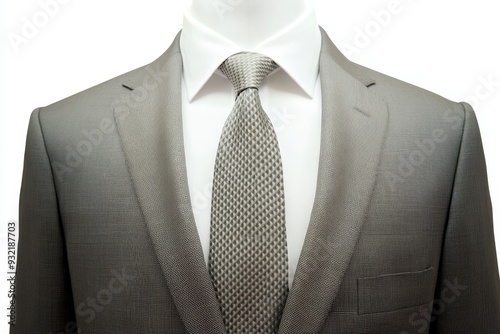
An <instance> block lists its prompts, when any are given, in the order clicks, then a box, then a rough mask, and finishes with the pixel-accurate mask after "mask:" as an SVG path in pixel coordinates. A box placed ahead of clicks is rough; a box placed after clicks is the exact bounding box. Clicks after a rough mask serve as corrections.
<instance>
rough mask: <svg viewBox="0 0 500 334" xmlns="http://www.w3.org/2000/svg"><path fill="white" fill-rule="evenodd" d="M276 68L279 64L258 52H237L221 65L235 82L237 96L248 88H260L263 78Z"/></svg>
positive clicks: (221, 68) (227, 75) (230, 79)
mask: <svg viewBox="0 0 500 334" xmlns="http://www.w3.org/2000/svg"><path fill="white" fill-rule="evenodd" d="M276 68H278V64H276V63H275V62H274V61H273V60H272V59H271V58H269V57H266V56H264V55H261V54H258V53H237V54H235V55H232V56H230V57H229V58H227V59H226V60H225V61H224V62H223V63H222V65H221V66H220V67H219V69H220V70H221V71H222V73H224V75H225V76H226V77H227V78H228V79H229V81H231V83H232V84H233V86H234V88H235V90H236V96H238V95H239V94H240V93H241V92H242V91H244V90H245V89H247V88H256V89H258V88H259V87H260V84H261V82H262V80H264V78H265V77H267V76H268V75H269V73H271V72H272V71H274V70H275V69H276Z"/></svg>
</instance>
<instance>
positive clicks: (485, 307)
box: [430, 103, 500, 334]
mask: <svg viewBox="0 0 500 334" xmlns="http://www.w3.org/2000/svg"><path fill="white" fill-rule="evenodd" d="M462 105H463V107H464V111H465V120H464V126H463V134H462V143H461V146H460V154H459V157H458V161H457V167H456V172H455V180H454V186H453V193H452V197H451V203H450V207H449V213H448V223H447V227H446V231H445V235H444V240H443V248H442V254H441V263H440V266H439V275H438V282H437V283H438V284H437V286H436V293H435V299H434V303H433V312H432V314H433V318H432V320H433V321H432V322H431V327H430V329H431V330H430V332H431V333H439V334H441V333H442V334H444V333H477V334H485V333H488V334H489V333H500V282H499V275H498V262H497V256H496V250H495V239H494V235H493V215H492V208H491V201H490V195H489V190H488V180H487V174H486V163H485V159H484V153H483V146H482V142H481V135H480V132H479V127H478V123H477V119H476V116H475V114H474V111H473V110H472V107H471V106H470V105H468V104H466V103H463V104H462Z"/></svg>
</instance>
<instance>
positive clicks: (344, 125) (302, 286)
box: [279, 29, 388, 334]
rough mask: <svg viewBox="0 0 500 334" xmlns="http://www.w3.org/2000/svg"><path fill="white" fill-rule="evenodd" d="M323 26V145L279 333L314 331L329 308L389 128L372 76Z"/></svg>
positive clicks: (363, 213)
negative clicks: (338, 46)
mask: <svg viewBox="0 0 500 334" xmlns="http://www.w3.org/2000/svg"><path fill="white" fill-rule="evenodd" d="M321 31H322V40H323V42H322V51H321V56H320V78H321V85H322V99H323V111H322V125H321V150H320V161H319V171H318V182H317V189H316V195H315V200H314V205H313V210H312V214H311V220H310V223H309V228H308V231H307V235H306V238H305V242H304V245H303V248H302V252H301V255H300V258H299V263H298V266H297V271H296V273H295V277H294V282H293V286H292V287H291V290H290V293H289V295H288V300H287V303H286V306H285V309H284V311H283V316H282V320H281V325H280V329H279V333H282V334H286V333H306V332H307V333H317V332H319V331H320V330H321V327H322V325H323V323H324V321H325V319H326V317H327V315H328V312H329V311H330V309H331V306H332V303H333V302H334V299H335V297H336V295H337V293H338V289H339V286H340V284H341V282H342V280H343V276H344V273H345V271H346V269H347V266H348V265H349V262H350V259H351V256H352V254H353V252H354V248H355V246H356V244H357V240H358V236H359V233H360V231H361V228H362V226H363V222H364V220H365V218H366V212H367V210H368V208H369V204H370V198H371V196H372V193H373V189H374V186H375V181H376V179H377V170H378V165H379V161H380V157H381V152H382V150H383V146H384V139H385V136H386V132H387V127H388V109H387V104H386V102H385V101H384V100H382V99H381V98H380V97H379V96H377V95H375V94H373V93H372V92H370V91H369V89H368V88H367V86H369V85H371V84H373V83H374V82H373V81H371V80H370V78H369V77H367V76H365V75H364V72H363V71H359V70H358V67H355V66H356V65H354V64H352V63H350V62H349V61H348V60H347V59H346V58H345V57H344V56H343V55H342V54H341V53H340V52H339V51H338V50H337V49H336V48H335V46H334V45H333V43H332V42H331V41H330V40H329V38H328V36H327V35H326V33H325V32H324V31H323V30H322V29H321Z"/></svg>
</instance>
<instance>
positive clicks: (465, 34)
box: [0, 0, 500, 333]
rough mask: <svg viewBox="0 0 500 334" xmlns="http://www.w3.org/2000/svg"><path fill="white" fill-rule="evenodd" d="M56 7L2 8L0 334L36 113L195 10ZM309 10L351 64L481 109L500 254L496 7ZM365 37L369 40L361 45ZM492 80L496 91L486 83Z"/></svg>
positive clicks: (142, 57) (152, 45)
mask: <svg viewBox="0 0 500 334" xmlns="http://www.w3.org/2000/svg"><path fill="white" fill-rule="evenodd" d="M50 1H51V0H41V1H36V0H23V1H8V2H7V1H6V0H3V1H2V2H1V4H0V16H1V17H0V25H1V31H0V50H1V51H0V52H1V58H0V64H1V72H0V78H1V79H0V80H1V81H0V157H1V160H0V163H1V167H0V168H1V172H0V254H2V253H3V254H4V255H0V259H1V260H0V302H1V303H2V304H0V305H5V308H4V307H3V306H2V307H0V310H3V311H0V333H6V332H7V321H8V320H7V317H6V315H7V311H6V307H7V302H8V300H7V291H8V287H7V284H6V281H5V279H3V278H2V277H3V276H4V275H5V273H6V272H7V265H6V260H7V244H6V232H7V222H8V221H9V220H17V219H18V213H17V212H18V197H19V187H20V182H21V172H22V166H23V153H24V143H25V137H26V129H27V124H28V118H29V115H30V113H31V111H32V110H33V109H35V108H36V107H39V106H44V105H48V104H51V103H53V102H55V101H57V100H60V99H62V98H64V97H67V96H69V95H72V94H74V93H77V92H79V91H81V90H83V89H86V88H88V87H91V86H93V85H95V84H98V83H100V82H102V81H105V80H107V79H110V78H112V77H114V76H117V75H119V74H122V73H124V72H127V71H129V70H131V69H134V68H136V67H139V66H142V65H144V64H147V63H149V62H151V61H152V60H154V59H155V58H157V57H158V56H159V55H160V54H162V53H163V52H164V51H165V49H166V48H167V47H168V46H169V44H170V43H171V41H172V39H173V38H174V36H175V35H176V34H177V32H178V31H179V29H180V28H181V27H182V13H183V11H184V9H185V8H186V7H187V6H188V1H178V0H177V1H173V0H164V1H159V0H142V1H140V2H139V1H126V0H120V1H119V0H107V1H97V0H86V1H77V0H64V1H63V0H58V1H59V3H60V4H59V8H58V10H57V11H54V12H53V13H52V16H46V17H48V20H46V22H43V20H42V19H43V14H41V13H43V8H42V5H41V3H45V2H50ZM52 1H55V0H52ZM221 1H222V2H223V3H224V2H226V3H227V2H230V1H229V0H221ZM63 2H66V3H64V4H62V3H63ZM233 3H234V2H233ZM311 3H312V4H313V6H314V7H315V8H316V12H317V16H318V21H319V24H320V25H321V26H322V27H323V28H324V29H325V30H326V31H327V32H328V33H329V35H330V37H331V38H332V39H333V41H334V43H336V44H337V46H339V47H340V48H341V50H343V51H344V52H345V53H346V55H348V56H349V58H350V59H351V60H354V61H356V62H358V63H361V64H363V65H365V66H368V67H370V68H373V69H375V70H378V71H381V72H384V73H386V74H389V75H391V76H394V77H397V78H399V79H402V80H404V81H408V82H410V83H413V84H415V85H418V86H421V87H424V88H426V89H429V90H431V91H434V92H436V93H438V94H440V95H442V96H445V97H446V98H449V99H451V100H455V101H468V102H470V103H471V104H472V105H473V106H474V108H475V110H476V113H477V117H478V119H479V123H480V127H481V131H482V136H483V143H484V150H485V154H486V159H487V164H488V173H489V182H490V191H491V197H492V201H493V206H494V216H495V217H496V218H497V219H496V224H495V229H496V235H497V249H500V247H499V246H500V218H499V214H500V158H499V153H498V147H497V144H498V143H500V131H499V130H500V129H499V121H500V65H499V59H500V45H499V42H498V41H499V39H498V32H499V31H500V20H499V19H498V12H499V11H498V8H497V1H493V0H475V1H461V2H458V1H452V0H440V1H439V2H438V1H431V0H413V1H412V0H399V1H397V0H392V1H391V0H357V1H342V2H341V1H332V0H312V1H311ZM394 4H396V6H395V5H394ZM397 4H399V5H397ZM394 6H395V7H394ZM389 8H392V9H394V8H396V10H393V13H392V14H390V18H388V17H387V16H385V20H380V17H379V22H377V20H376V18H375V17H376V16H377V15H374V13H380V11H382V10H387V9H389ZM284 10H286V9H285V8H284ZM40 15H42V16H40ZM37 19H38V21H36V20H37ZM26 20H28V21H30V22H32V23H33V22H34V20H35V21H36V22H35V23H38V24H39V25H43V26H42V27H40V28H38V31H37V33H36V34H33V36H29V38H27V39H26V40H24V42H25V43H24V44H21V45H18V47H14V46H13V44H12V43H11V41H10V40H9V36H10V37H11V38H12V36H14V35H13V34H17V35H18V36H23V35H22V28H23V25H25V24H26V23H25V22H26ZM360 31H364V33H363V34H365V33H367V34H368V35H366V37H364V38H363V37H361V33H360ZM347 46H351V47H352V48H354V47H355V48H356V50H355V52H353V51H352V49H351V51H349V52H348V51H347V50H348V49H346V47H347ZM488 78H489V80H490V81H493V85H489V86H488V85H485V84H484V82H485V81H487V80H488ZM2 312H3V313H5V315H4V314H3V313H2Z"/></svg>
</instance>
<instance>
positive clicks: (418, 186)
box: [11, 31, 500, 334]
mask: <svg viewBox="0 0 500 334" xmlns="http://www.w3.org/2000/svg"><path fill="white" fill-rule="evenodd" d="M322 38H323V45H322V52H321V59H320V71H321V73H320V75H321V83H322V94H323V111H322V129H321V154H320V163H319V176H318V178H319V179H318V184H317V192H316V197H315V201H314V207H313V212H312V215H311V218H310V223H309V229H308V232H307V236H306V240H305V243H304V246H303V249H302V253H301V256H300V260H299V264H298V268H297V271H296V275H295V278H294V283H293V286H292V287H291V290H290V294H289V297H288V300H287V303H286V307H285V310H284V313H283V317H282V321H281V325H280V331H279V332H280V333H396V334H403V333H500V284H499V275H498V267H497V259H496V253H495V245H494V238H493V225H492V210H491V203H490V197H489V191H488V184H487V175H486V166H485V160H484V156H483V149H482V144H481V138H480V133H479V129H478V124H477V121H476V117H475V115H474V112H473V110H472V108H471V107H470V106H469V105H468V104H466V103H454V102H451V101H448V100H446V99H444V98H442V97H439V96H437V95H435V94H433V93H430V92H428V91H425V90H423V89H420V88H417V87H414V86H412V85H409V84H407V83H404V82H401V81H398V80H396V79H394V78H391V77H388V76H386V75H383V74H380V73H377V72H375V71H372V70H369V69H367V68H364V67H362V66H360V65H356V64H354V63H352V62H350V61H349V60H347V59H346V58H345V57H344V56H343V55H342V54H341V53H340V52H339V50H338V49H337V48H336V47H335V46H334V45H333V44H332V42H331V41H330V40H329V38H328V36H327V35H326V34H325V32H324V31H322ZM178 41H179V40H178V37H177V39H176V40H175V41H174V43H173V45H172V46H171V47H170V48H169V49H168V50H167V51H166V52H165V53H164V54H163V55H162V56H161V57H160V58H158V59H157V60H155V61H154V62H152V63H151V64H149V65H147V66H145V67H141V68H138V69H136V70H133V71H131V72H129V73H126V74H124V75H121V76H119V77H117V78H114V79H112V80H109V81H107V82H104V83H102V84H100V85H97V86H95V87H92V88H90V89H88V90H86V91H83V92H81V93H78V94H76V95H74V96H71V97H69V98H66V99H64V100H62V101H59V102H57V103H55V104H52V105H50V106H47V107H44V108H39V109H37V110H35V111H34V112H33V114H32V117H31V120H30V125H29V130H28V137H27V144H26V155H25V165H24V174H23V182H22V189H21V200H20V241H19V258H18V269H17V294H16V302H17V304H16V315H17V319H16V325H15V326H12V327H11V332H12V333H73V332H76V324H78V327H79V328H80V331H81V333H223V332H224V326H223V321H222V318H221V315H220V312H219V308H218V304H217V300H216V297H215V294H214V291H213V287H212V284H211V281H210V277H209V274H208V271H207V268H206V265H205V262H204V260H203V254H202V249H201V246H200V240H199V237H198V234H197V230H196V225H195V222H194V218H193V212H192V208H191V203H190V197H189V192H188V183H187V177H186V165H185V157H184V147H183V136H182V118H181V86H180V83H181V74H182V62H181V54H180V51H179V46H178Z"/></svg>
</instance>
